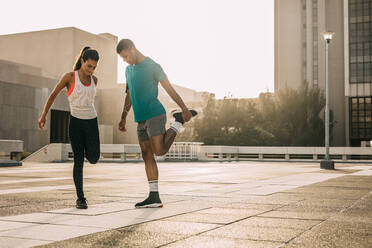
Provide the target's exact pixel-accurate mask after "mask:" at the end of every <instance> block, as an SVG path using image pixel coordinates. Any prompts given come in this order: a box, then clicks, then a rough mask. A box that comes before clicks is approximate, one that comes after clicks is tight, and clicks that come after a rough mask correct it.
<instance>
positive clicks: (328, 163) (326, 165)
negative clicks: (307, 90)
mask: <svg viewBox="0 0 372 248" xmlns="http://www.w3.org/2000/svg"><path fill="white" fill-rule="evenodd" d="M322 35H323V38H324V40H325V41H326V87H325V88H326V108H325V142H324V143H325V158H324V160H322V161H320V168H321V169H330V170H333V169H334V168H335V167H334V162H333V161H332V160H331V159H330V157H329V58H328V53H329V44H330V43H331V40H332V36H333V35H334V33H333V32H324V33H322Z"/></svg>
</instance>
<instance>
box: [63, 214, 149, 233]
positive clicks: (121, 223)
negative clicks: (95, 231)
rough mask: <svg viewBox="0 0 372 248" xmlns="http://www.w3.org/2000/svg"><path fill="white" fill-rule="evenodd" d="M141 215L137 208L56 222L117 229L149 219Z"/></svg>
mask: <svg viewBox="0 0 372 248" xmlns="http://www.w3.org/2000/svg"><path fill="white" fill-rule="evenodd" d="M139 215H141V213H140V212H138V211H136V210H129V211H122V212H115V213H110V214H104V215H98V216H78V217H76V218H74V219H66V220H61V221H58V222H57V223H56V224H59V225H66V226H81V227H97V228H106V229H115V228H121V227H125V226H130V225H134V224H139V223H143V222H146V221H148V220H146V219H143V218H138V216H139Z"/></svg>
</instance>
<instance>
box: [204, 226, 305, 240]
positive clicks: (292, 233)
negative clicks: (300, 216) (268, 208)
mask: <svg viewBox="0 0 372 248" xmlns="http://www.w3.org/2000/svg"><path fill="white" fill-rule="evenodd" d="M303 232H304V230H301V229H293V228H280V229H278V228H277V227H275V228H273V227H252V226H244V225H227V226H223V227H221V228H218V229H215V230H212V231H209V232H206V233H203V234H202V236H217V237H227V238H234V239H251V240H262V241H274V242H288V241H289V240H291V239H293V238H294V237H297V236H298V235H300V234H301V233H303Z"/></svg>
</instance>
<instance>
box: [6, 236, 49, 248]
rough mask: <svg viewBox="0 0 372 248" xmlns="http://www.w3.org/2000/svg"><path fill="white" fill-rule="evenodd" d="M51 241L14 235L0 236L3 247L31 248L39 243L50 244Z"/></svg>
mask: <svg viewBox="0 0 372 248" xmlns="http://www.w3.org/2000/svg"><path fill="white" fill-rule="evenodd" d="M50 242H51V241H46V240H37V239H23V238H12V237H0V244H1V248H15V247H17V248H29V247H33V246H37V245H44V244H48V243H50Z"/></svg>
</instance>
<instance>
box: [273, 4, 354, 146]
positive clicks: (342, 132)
mask: <svg viewBox="0 0 372 248" xmlns="http://www.w3.org/2000/svg"><path fill="white" fill-rule="evenodd" d="M314 6H315V7H314ZM343 15H344V4H343V1H340V0H328V1H320V0H317V1H313V0H275V34H274V36H275V72H274V73H275V91H278V90H279V89H282V88H284V87H290V88H295V89H296V88H298V87H300V86H301V84H302V83H308V84H309V85H312V86H315V87H320V88H321V89H323V90H325V77H326V73H325V41H324V39H323V37H322V35H321V33H322V32H324V31H326V30H331V31H333V32H335V33H336V35H335V36H334V39H333V40H332V42H331V45H330V50H329V66H330V67H329V82H330V108H331V110H332V111H333V117H334V121H335V126H334V128H333V133H332V136H333V140H332V142H331V145H332V146H345V145H346V144H347V135H346V134H347V131H346V127H345V126H346V125H345V119H347V118H348V117H347V116H348V115H347V112H346V111H347V109H346V108H345V107H346V103H347V98H346V96H345V84H344V80H345V79H344V59H345V58H344V51H345V47H344V19H343V18H344V17H343ZM314 35H317V37H314Z"/></svg>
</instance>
